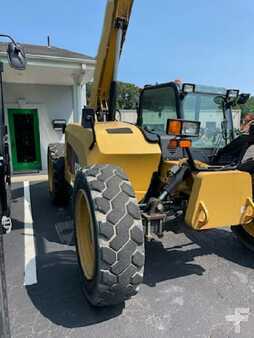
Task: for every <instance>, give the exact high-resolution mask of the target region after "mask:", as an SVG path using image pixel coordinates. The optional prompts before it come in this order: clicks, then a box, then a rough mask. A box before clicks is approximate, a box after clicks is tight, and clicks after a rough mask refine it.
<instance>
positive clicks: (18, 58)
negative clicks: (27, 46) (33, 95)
mask: <svg viewBox="0 0 254 338" xmlns="http://www.w3.org/2000/svg"><path fill="white" fill-rule="evenodd" d="M7 54H8V60H9V64H10V66H11V67H12V68H15V69H17V70H24V69H26V55H25V51H24V49H23V47H22V46H20V45H18V44H15V43H14V42H10V43H9V44H8V48H7Z"/></svg>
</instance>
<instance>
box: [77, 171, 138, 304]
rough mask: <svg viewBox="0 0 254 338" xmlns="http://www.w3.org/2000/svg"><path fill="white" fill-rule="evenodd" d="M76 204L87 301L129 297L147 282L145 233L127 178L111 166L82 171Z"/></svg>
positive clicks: (113, 301)
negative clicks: (144, 277) (144, 274)
mask: <svg viewBox="0 0 254 338" xmlns="http://www.w3.org/2000/svg"><path fill="white" fill-rule="evenodd" d="M73 202H74V225H75V237H76V250H77V255H78V263H79V268H80V272H81V274H80V275H81V284H82V289H83V291H84V293H85V295H86V297H87V299H88V301H89V302H90V303H91V304H92V305H94V306H110V305H115V304H119V303H121V302H123V301H125V300H127V299H129V298H130V297H131V296H133V295H135V294H136V293H137V291H138V286H139V284H140V283H141V282H142V280H143V271H144V234H143V226H142V220H141V215H140V210H139V207H138V204H137V201H136V198H135V194H134V192H133V189H132V187H131V184H130V182H129V180H128V178H127V177H126V175H125V174H124V173H123V172H122V170H121V169H120V168H118V167H115V166H112V165H93V166H91V167H88V168H86V169H83V170H79V171H78V173H77V175H76V179H75V184H74V196H73ZM84 210H86V213H84ZM84 229H89V230H84ZM84 231H85V232H84ZM87 231H88V232H87ZM85 234H86V235H87V236H86V237H85V236H84V235H85ZM88 237H89V240H90V242H89V244H90V249H91V250H90V249H89V250H90V251H89V250H88V251H87V247H88V246H89V245H87V241H86V239H87V238H88ZM89 257H90V258H89ZM88 272H89V273H88Z"/></svg>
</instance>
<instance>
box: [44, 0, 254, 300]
mask: <svg viewBox="0 0 254 338" xmlns="http://www.w3.org/2000/svg"><path fill="white" fill-rule="evenodd" d="M132 5H133V1H132V0H109V1H108V3H107V9H106V15H105V21H104V29H103V33H102V39H101V42H100V46H99V51H98V56H97V66H96V71H95V78H94V86H93V89H92V95H91V102H90V107H85V108H84V109H83V115H82V121H81V124H69V125H68V126H67V127H66V128H65V144H51V145H49V148H48V182H49V192H50V195H51V198H52V200H53V202H54V203H56V204H66V203H67V202H68V201H69V200H70V199H71V200H72V203H73V219H74V228H75V237H76V250H77V255H78V262H79V267H80V275H81V283H82V288H83V290H84V293H85V295H86V297H87V299H88V300H89V302H90V303H91V304H93V305H94V306H107V305H113V304H117V303H120V302H122V301H124V300H126V299H128V298H130V297H131V296H133V295H135V294H136V293H137V290H138V287H139V285H140V283H141V282H142V277H143V270H144V260H145V252H144V239H147V240H150V239H152V238H153V237H157V238H160V237H162V236H163V234H164V233H165V231H169V230H170V224H172V221H174V220H177V219H178V218H179V217H184V221H185V223H186V225H187V226H190V227H192V228H193V229H195V230H203V229H211V228H219V227H231V226H232V228H233V229H235V231H236V233H237V234H238V236H239V237H240V239H241V240H242V241H243V242H244V243H245V244H247V245H248V246H249V247H251V248H252V247H254V221H253V220H254V204H253V200H252V172H253V170H254V160H253V159H252V156H251V152H252V144H254V130H253V128H252V127H250V131H249V134H248V135H239V136H237V131H236V130H235V128H234V120H235V119H236V117H234V115H233V112H232V111H233V108H234V107H236V106H237V107H239V105H241V104H243V103H245V102H246V101H247V100H248V98H249V95H248V94H242V93H241V94H240V93H239V90H232V89H230V90H225V89H221V88H214V87H202V86H198V85H194V84H190V83H184V84H182V85H180V84H179V82H178V83H176V82H169V83H166V84H160V85H155V86H145V88H144V89H143V90H142V92H141V94H140V102H139V107H138V119H137V123H136V124H135V125H134V124H130V123H124V122H118V121H116V120H115V112H116V81H117V68H118V63H119V58H120V54H121V50H122V46H123V43H124V39H125V36H126V31H127V27H128V23H129V19H130V14H131V8H132Z"/></svg>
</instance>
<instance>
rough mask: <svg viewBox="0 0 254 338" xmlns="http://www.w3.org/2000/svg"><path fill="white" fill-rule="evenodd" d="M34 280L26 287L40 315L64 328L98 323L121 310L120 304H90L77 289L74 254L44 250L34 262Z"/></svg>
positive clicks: (77, 276)
mask: <svg viewBox="0 0 254 338" xmlns="http://www.w3.org/2000/svg"><path fill="white" fill-rule="evenodd" d="M37 263H38V266H40V269H39V271H38V284H37V285H35V286H29V287H27V293H28V295H29V297H30V299H31V301H32V302H33V304H34V306H35V307H36V308H37V309H38V310H39V311H40V312H41V314H42V315H43V316H45V317H46V318H48V319H49V320H50V321H52V322H53V323H55V324H57V325H61V326H63V327H67V328H77V327H84V326H88V325H93V324H96V323H100V322H103V321H106V320H109V319H111V318H114V317H116V316H118V315H120V314H121V312H122V310H123V307H124V305H123V304H122V305H119V306H116V307H107V308H93V307H91V306H90V305H89V304H88V303H87V301H86V299H85V296H84V295H83V293H82V292H81V287H80V281H79V275H78V269H77V260H76V254H75V252H74V251H71V250H69V251H59V252H53V253H49V254H46V255H45V256H44V257H43V258H41V259H40V260H39V261H38V262H37Z"/></svg>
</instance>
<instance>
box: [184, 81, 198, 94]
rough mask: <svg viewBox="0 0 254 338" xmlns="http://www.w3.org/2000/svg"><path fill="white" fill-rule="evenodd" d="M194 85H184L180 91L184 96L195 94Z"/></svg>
mask: <svg viewBox="0 0 254 338" xmlns="http://www.w3.org/2000/svg"><path fill="white" fill-rule="evenodd" d="M195 87H196V86H195V85H194V84H192V83H184V84H183V86H182V91H183V93H184V94H187V93H195Z"/></svg>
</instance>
